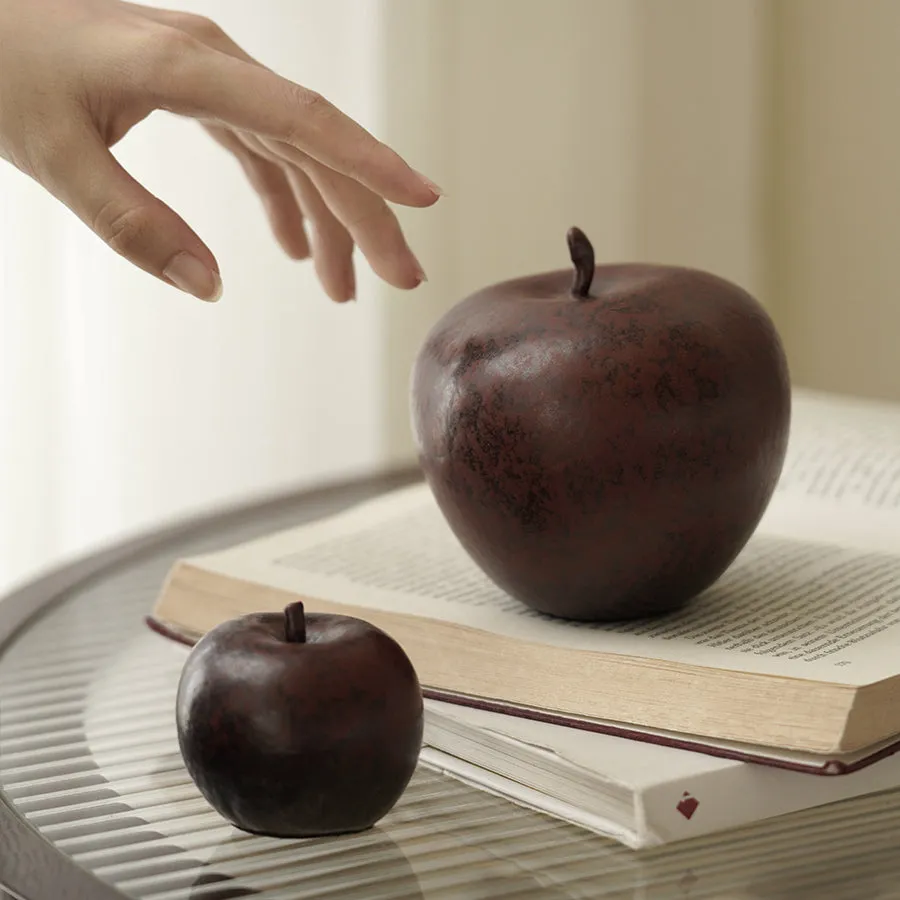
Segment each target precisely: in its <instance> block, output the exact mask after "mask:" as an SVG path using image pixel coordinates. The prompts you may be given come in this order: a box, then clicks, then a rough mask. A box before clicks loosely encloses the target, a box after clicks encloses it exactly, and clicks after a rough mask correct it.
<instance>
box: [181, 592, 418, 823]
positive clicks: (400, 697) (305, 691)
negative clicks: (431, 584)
mask: <svg viewBox="0 0 900 900" xmlns="http://www.w3.org/2000/svg"><path fill="white" fill-rule="evenodd" d="M176 719H177V727H178V740H179V745H180V749H181V754H182V757H183V759H184V763H185V766H186V768H187V770H188V772H189V773H190V775H191V778H192V779H193V780H194V782H195V784H196V785H197V787H198V788H199V790H200V792H201V793H202V794H203V795H204V796H205V797H206V799H207V800H208V801H209V803H210V804H211V805H212V806H213V807H214V808H215V809H216V810H218V812H219V813H220V814H221V815H222V816H223V817H224V818H226V819H228V820H229V821H230V822H232V823H233V824H234V825H236V826H237V827H238V828H241V829H242V830H244V831H249V832H252V833H256V834H264V835H270V836H274V837H309V836H314V835H327V834H340V833H346V832H355V831H362V830H364V829H367V828H370V827H371V826H372V825H374V824H375V823H376V822H377V821H378V820H379V819H381V818H382V817H383V816H384V815H385V814H386V813H387V812H389V811H390V809H391V808H392V807H393V806H394V804H395V803H396V802H397V800H398V799H399V798H400V796H401V795H402V794H403V791H404V790H405V789H406V786H407V784H408V782H409V780H410V778H411V777H412V774H413V771H414V770H415V767H416V763H417V761H418V757H419V750H420V748H421V745H422V729H423V706H422V693H421V689H420V686H419V681H418V678H417V676H416V672H415V670H414V668H413V666H412V663H411V662H410V660H409V658H408V657H407V655H406V653H405V652H404V651H403V649H402V648H401V647H400V645H399V644H398V643H397V642H396V641H395V640H394V639H393V638H391V637H390V636H389V635H387V634H386V633H385V632H383V631H381V630H380V629H378V628H376V627H375V626H373V625H371V624H369V623H367V622H364V621H362V620H360V619H355V618H351V617H347V616H337V615H324V614H317V613H305V612H304V610H303V605H302V604H301V603H295V604H292V605H291V606H289V607H288V608H287V609H286V610H285V612H284V613H264V614H254V615H248V616H243V617H240V618H237V619H233V620H230V621H228V622H224V623H222V624H221V625H219V626H217V627H216V628H213V629H212V630H211V631H209V632H208V633H207V634H206V635H205V636H204V637H203V638H202V639H201V640H200V641H199V642H198V643H197V645H196V646H195V647H194V649H193V650H192V652H191V654H190V656H189V657H188V659H187V661H186V664H185V666H184V669H183V671H182V674H181V679H180V682H179V687H178V695H177V704H176Z"/></svg>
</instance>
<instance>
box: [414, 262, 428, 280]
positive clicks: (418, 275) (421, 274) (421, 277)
mask: <svg viewBox="0 0 900 900" xmlns="http://www.w3.org/2000/svg"><path fill="white" fill-rule="evenodd" d="M423 281H428V276H427V275H426V274H425V270H424V269H423V268H422V265H421V263H420V262H419V261H418V260H416V287H418V286H419V285H420V284H422V282H423Z"/></svg>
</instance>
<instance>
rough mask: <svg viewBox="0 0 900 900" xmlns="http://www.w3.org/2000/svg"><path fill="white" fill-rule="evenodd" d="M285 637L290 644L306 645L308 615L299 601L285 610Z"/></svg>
mask: <svg viewBox="0 0 900 900" xmlns="http://www.w3.org/2000/svg"><path fill="white" fill-rule="evenodd" d="M284 636H285V639H286V640H287V642H288V643H289V644H305V643H306V614H305V613H304V611H303V604H302V603H301V602H300V601H299V600H298V601H297V602H296V603H291V604H290V605H289V606H287V607H286V608H285V610H284Z"/></svg>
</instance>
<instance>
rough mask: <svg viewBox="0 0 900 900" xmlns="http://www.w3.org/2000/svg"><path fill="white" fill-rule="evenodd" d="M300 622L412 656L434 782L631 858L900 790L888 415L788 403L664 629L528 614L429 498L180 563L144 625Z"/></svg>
mask: <svg viewBox="0 0 900 900" xmlns="http://www.w3.org/2000/svg"><path fill="white" fill-rule="evenodd" d="M298 598H299V599H302V600H303V601H304V603H305V605H306V607H307V609H308V610H310V611H316V612H333V613H343V614H346V615H354V616H359V617H360V618H364V619H367V620H368V621H370V622H372V623H373V624H375V625H377V626H379V627H381V628H383V629H384V630H385V631H387V632H388V633H390V634H391V635H393V636H394V637H395V638H396V639H397V640H398V641H399V643H400V644H401V645H402V646H403V648H404V649H405V650H406V652H407V654H408V655H409V657H410V659H411V660H412V662H413V664H414V666H415V667H416V670H417V672H418V674H419V679H420V682H421V684H422V686H423V691H424V693H425V697H426V729H425V747H424V748H423V751H422V762H423V763H424V764H425V765H428V766H432V767H434V768H436V769H439V770H440V771H443V772H445V773H447V774H449V775H451V776H452V777H454V778H458V779H460V780H462V781H465V782H467V783H469V784H471V785H475V786H477V787H478V788H480V789H482V790H485V791H489V792H492V793H495V794H499V795H501V796H504V797H507V798H508V799H510V800H512V801H513V802H515V803H519V804H522V805H525V806H528V807H531V808H534V809H537V810H541V811H543V812H545V813H547V814H549V815H553V816H557V817H560V818H563V819H565V820H567V821H569V822H573V823H575V824H578V825H580V826H581V827H583V828H587V829H591V830H593V831H595V832H597V833H599V834H603V835H606V836H609V837H612V838H614V839H616V840H618V841H620V842H622V843H624V844H626V845H628V846H631V847H634V848H641V847H646V846H652V845H657V844H661V843H666V842H670V841H676V840H682V839H685V838H690V837H694V836H698V835H701V834H708V833H710V832H714V831H721V830H723V829H727V828H732V827H736V826H738V825H743V824H747V823H750V822H754V821H757V820H760V819H764V818H768V817H772V816H778V815H781V814H784V813H787V812H791V811H796V810H800V809H805V808H810V807H814V806H819V805H822V804H826V803H832V802H835V801H838V800H842V799H846V798H849V797H854V796H859V795H862V794H867V793H872V792H875V791H881V790H887V789H889V788H893V787H900V754H897V753H896V751H897V750H898V749H900V653H898V652H897V648H898V647H900V407H898V406H894V405H892V404H888V403H881V402H876V401H863V400H858V399H851V398H845V397H838V396H832V395H827V394H823V393H817V392H812V391H806V390H801V389H797V390H796V391H795V396H794V406H793V415H792V426H791V436H790V443H789V448H788V454H787V459H786V462H785V466H784V469H783V473H782V476H781V479H780V482H779V484H778V487H777V489H776V492H775V495H774V497H773V499H772V502H771V503H770V505H769V508H768V510H767V512H766V515H765V516H764V518H763V520H762V522H761V523H760V525H759V527H758V528H757V530H756V532H755V533H754V535H753V537H752V538H751V539H750V541H749V542H748V544H747V546H746V547H745V549H744V550H743V552H742V553H741V554H740V556H739V557H738V558H737V559H736V560H735V562H734V563H733V564H732V565H731V567H730V568H729V569H728V570H727V571H726V572H725V574H724V575H723V576H722V577H721V578H720V579H719V580H718V581H717V582H716V583H715V584H714V585H713V586H712V587H711V588H709V589H708V590H707V591H705V592H704V593H703V594H701V595H700V596H699V597H697V598H695V600H694V601H693V602H692V603H690V604H689V605H688V606H687V607H685V608H684V609H683V610H681V611H679V612H676V613H672V614H669V615H665V616H661V617H655V618H652V619H645V620H639V621H632V622H622V623H609V624H585V623H577V622H569V621H564V620H559V619H553V618H550V617H548V616H545V615H542V614H539V613H536V612H534V611H533V610H530V609H527V608H525V607H523V606H522V605H521V604H519V603H518V602H516V601H515V600H513V599H511V598H510V597H508V596H506V595H505V594H504V593H503V592H502V591H501V590H500V589H498V588H497V587H496V586H494V585H493V583H492V582H490V581H489V580H488V579H487V578H486V576H484V574H483V573H482V572H481V571H480V569H478V567H477V566H476V565H475V564H474V563H473V562H472V561H471V560H470V558H469V557H468V555H467V554H466V553H465V551H464V550H463V549H462V548H461V547H460V545H459V543H458V542H457V540H456V539H455V537H454V536H453V534H452V532H451V531H450V529H449V527H448V526H447V524H446V522H445V520H444V518H443V516H442V515H441V513H440V511H439V509H438V507H437V505H436V504H435V501H434V499H433V497H432V495H431V493H430V491H429V489H428V488H427V486H425V485H424V484H422V483H420V484H415V485H413V486H410V487H404V488H401V489H399V490H395V491H393V492H391V493H389V494H387V495H384V496H381V497H379V498H377V499H375V500H369V501H366V502H364V503H362V504H360V505H358V506H356V507H354V508H352V509H350V510H346V511H344V512H341V513H339V514H337V515H334V516H332V517H330V518H327V519H325V520H320V521H318V522H315V523H313V524H310V525H304V526H301V527H299V528H294V529H288V530H284V531H280V532H278V533H276V534H272V535H268V536H266V537H264V538H261V539H257V540H254V541H251V542H248V543H245V544H242V545H240V546H237V547H231V548H228V549H226V550H223V551H219V552H215V553H211V554H206V555H203V556H200V557H194V558H190V559H183V560H180V561H179V562H178V563H177V564H176V565H175V566H174V567H173V569H172V571H171V573H170V575H169V577H168V579H167V581H166V583H165V585H164V587H163V590H162V591H161V594H160V596H159V598H158V601H157V603H156V605H155V607H154V610H153V613H152V617H151V620H152V622H153V623H154V624H155V626H156V627H157V628H158V629H159V630H164V631H166V632H167V633H169V634H173V635H176V636H178V637H180V638H181V639H183V640H186V641H188V642H190V641H194V640H196V639H197V638H199V636H201V635H203V634H204V633H205V632H206V631H207V630H209V629H210V628H212V627H214V626H215V625H217V624H219V623H220V622H222V621H223V620H225V619H229V618H232V617H234V616H237V615H241V614H244V613H250V612H261V611H272V610H279V609H281V608H283V607H284V606H286V605H287V604H288V603H289V602H292V601H294V600H296V599H298Z"/></svg>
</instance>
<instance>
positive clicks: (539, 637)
mask: <svg viewBox="0 0 900 900" xmlns="http://www.w3.org/2000/svg"><path fill="white" fill-rule="evenodd" d="M193 562H195V563H199V564H200V565H203V566H205V567H207V568H210V569H213V570H214V571H217V572H221V573H222V574H226V575H231V576H233V577H237V578H244V579H249V580H254V579H255V580H259V581H261V582H263V583H266V584H270V585H272V586H274V587H280V588H283V589H287V590H292V591H296V592H298V593H299V594H301V595H303V596H305V597H308V598H313V599H312V600H311V601H310V603H309V608H310V609H311V610H314V609H315V608H316V607H315V602H314V598H316V597H320V598H324V599H327V600H329V601H333V602H337V603H346V604H350V605H355V606H359V607H363V608H366V607H368V608H374V609H382V610H386V611H390V612H396V613H404V614H408V615H414V616H421V617H425V618H431V619H438V620H443V621H446V622H451V623H454V624H457V625H463V626H468V627H471V628H477V629H482V630H485V631H487V632H492V633H497V634H504V635H507V636H509V637H513V638H517V639H520V640H526V641H534V642H537V643H545V644H549V645H552V646H556V647H559V648H577V649H582V650H593V651H598V652H606V653H619V654H626V655H630V656H637V657H644V658H647V659H661V660H670V661H674V662H684V663H688V664H693V665H706V666H713V667H717V668H727V669H735V670H744V671H751V672H762V673H769V674H775V675H786V676H792V677H798V678H814V679H822V680H830V681H834V682H837V683H845V684H865V683H868V682H869V681H873V680H877V679H879V678H882V677H885V676H887V675H890V674H894V673H896V672H898V671H900V654H898V653H897V647H900V555H893V554H887V553H878V552H868V553H863V552H860V551H855V550H851V549H840V548H835V547H833V546H829V545H828V544H822V543H816V542H809V541H800V540H796V539H790V538H783V537H779V536H773V535H765V534H757V535H756V536H755V537H754V538H753V539H751V541H750V543H749V544H748V546H747V547H746V548H745V550H744V552H743V553H742V554H741V555H740V557H739V558H738V559H737V560H736V561H735V563H734V564H733V565H732V566H731V568H730V569H729V570H728V571H727V572H726V573H725V575H724V576H723V577H722V578H721V579H720V580H719V581H718V582H717V583H716V584H715V585H714V586H713V587H712V588H710V589H709V590H708V591H706V592H705V593H704V594H703V595H701V596H700V597H698V598H696V599H695V601H694V602H693V603H691V604H690V605H689V606H688V607H687V608H685V609H684V610H683V611H681V612H679V613H675V614H671V615H668V616H663V617H658V618H653V619H648V620H643V621H637V622H630V623H613V624H584V623H572V622H566V621H563V620H560V619H554V618H551V617H549V616H545V615H543V614H540V613H537V612H535V611H533V610H531V609H529V608H527V607H525V606H523V605H522V604H520V603H519V602H518V601H516V600H514V599H512V598H510V597H509V596H508V595H506V594H505V593H504V592H503V591H501V590H500V589H498V588H497V587H496V586H494V584H493V583H492V582H490V581H489V580H488V579H487V577H486V576H485V575H484V574H483V573H482V572H481V570H480V569H479V568H478V567H477V566H476V565H475V564H474V563H473V562H472V561H471V559H470V558H469V556H468V554H467V553H466V552H465V551H464V550H463V549H462V548H461V546H460V545H459V543H458V541H457V540H456V538H455V537H454V536H453V534H452V532H451V531H450V529H449V527H448V526H447V525H446V523H445V521H444V519H443V517H442V516H441V514H440V512H439V511H438V508H437V506H436V504H435V502H434V500H433V499H432V497H431V494H430V492H429V491H428V489H427V488H425V487H424V486H414V487H412V488H406V489H403V490H401V491H398V492H395V493H394V495H393V496H391V497H388V498H383V499H380V500H375V501H369V502H368V503H366V504H364V505H363V506H361V507H357V508H356V509H355V510H351V511H349V512H347V513H344V514H341V515H339V516H337V517H334V518H333V519H331V520H328V521H326V522H325V523H320V524H319V525H317V526H306V527H304V528H301V529H297V530H295V531H289V532H282V533H281V534H279V535H274V536H272V537H269V538H264V539H261V540H259V541H255V542H252V543H250V544H245V545H243V546H241V547H238V548H235V549H232V550H229V551H225V552H224V553H221V554H217V555H215V556H211V557H205V558H201V559H200V560H199V561H198V560H194V561H193ZM424 627H427V625H426V626H424Z"/></svg>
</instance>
